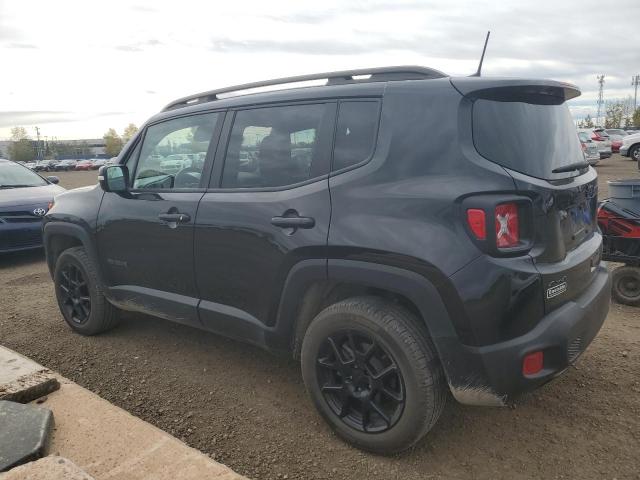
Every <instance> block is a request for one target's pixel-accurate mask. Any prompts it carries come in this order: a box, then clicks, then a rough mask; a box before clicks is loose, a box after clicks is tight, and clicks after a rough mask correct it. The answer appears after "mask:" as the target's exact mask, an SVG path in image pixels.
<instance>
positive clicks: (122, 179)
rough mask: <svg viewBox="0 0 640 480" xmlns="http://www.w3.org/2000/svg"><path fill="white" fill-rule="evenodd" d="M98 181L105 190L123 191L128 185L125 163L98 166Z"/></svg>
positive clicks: (127, 172) (127, 171)
mask: <svg viewBox="0 0 640 480" xmlns="http://www.w3.org/2000/svg"><path fill="white" fill-rule="evenodd" d="M98 181H99V182H100V187H101V188H102V189H103V190H104V191H105V192H125V191H126V190H127V185H129V170H128V169H127V167H126V166H125V165H109V166H104V167H100V170H99V171H98Z"/></svg>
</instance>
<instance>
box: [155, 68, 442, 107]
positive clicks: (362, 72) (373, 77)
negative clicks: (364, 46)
mask: <svg viewBox="0 0 640 480" xmlns="http://www.w3.org/2000/svg"><path fill="white" fill-rule="evenodd" d="M360 76H362V77H364V76H367V78H354V77H360ZM446 76H447V75H446V74H444V73H442V72H440V71H439V70H435V69H433V68H427V67H419V66H399V67H379V68H362V69H359V70H345V71H342V72H327V73H313V74H311V75H298V76H295V77H284V78H276V79H273V80H265V81H262V82H253V83H245V84H243V85H235V86H232V87H225V88H219V89H217V90H210V91H208V92H202V93H196V94H195V95H189V96H187V97H183V98H179V99H178V100H174V101H173V102H171V103H170V104H168V105H167V106H166V107H164V108H163V109H162V111H163V112H166V111H167V110H174V109H176V108H181V107H186V106H189V105H197V104H199V103H206V102H212V101H214V100H218V95H219V94H222V93H231V92H239V91H243V90H252V89H254V88H261V87H270V86H273V85H284V84H287V83H299V82H307V81H311V80H323V79H327V83H326V84H327V85H342V84H347V83H368V82H386V81H390V80H425V79H430V78H443V77H446Z"/></svg>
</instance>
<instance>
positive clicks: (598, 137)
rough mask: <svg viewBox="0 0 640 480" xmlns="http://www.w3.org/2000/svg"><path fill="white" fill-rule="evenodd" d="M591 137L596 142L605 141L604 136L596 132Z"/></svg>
mask: <svg viewBox="0 0 640 480" xmlns="http://www.w3.org/2000/svg"><path fill="white" fill-rule="evenodd" d="M591 138H592V139H593V140H595V141H596V142H603V141H604V138H603V137H601V136H600V135H598V134H597V133H596V134H594V135H593V136H592V137H591Z"/></svg>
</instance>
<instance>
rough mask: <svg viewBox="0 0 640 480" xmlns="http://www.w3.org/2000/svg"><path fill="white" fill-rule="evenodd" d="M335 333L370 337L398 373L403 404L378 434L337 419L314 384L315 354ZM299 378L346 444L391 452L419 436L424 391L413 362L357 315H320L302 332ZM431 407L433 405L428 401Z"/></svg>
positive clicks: (395, 341)
mask: <svg viewBox="0 0 640 480" xmlns="http://www.w3.org/2000/svg"><path fill="white" fill-rule="evenodd" d="M339 330H357V331H361V332H363V333H365V334H367V335H370V336H372V337H374V338H375V339H376V341H378V342H379V343H380V345H381V346H382V347H383V348H384V349H385V350H386V351H387V353H388V354H390V355H391V356H392V357H393V359H394V360H395V362H396V363H397V365H398V367H399V368H400V372H401V374H402V379H403V383H404V389H405V405H404V408H403V411H402V413H401V416H400V418H399V419H398V421H397V422H396V423H395V424H394V425H393V426H392V427H391V428H390V429H389V430H386V431H384V432H381V433H365V432H360V431H358V430H355V429H354V428H352V427H350V426H349V425H347V424H346V423H344V422H343V421H342V420H340V419H339V418H338V417H337V416H336V415H335V413H333V411H332V410H331V408H330V407H329V405H328V404H327V402H326V401H325V399H324V398H323V394H322V392H321V391H320V387H319V385H318V378H317V371H316V359H317V355H318V351H319V349H320V347H321V345H322V343H323V342H324V340H325V339H326V338H327V336H328V335H330V334H331V333H335V332H337V331H339ZM301 360H302V376H303V378H304V382H305V385H306V387H307V390H308V391H309V393H310V395H311V398H312V400H313V402H314V404H315V406H316V408H317V409H318V411H319V412H320V414H321V415H322V417H324V419H325V420H326V421H327V423H328V424H329V425H330V426H331V427H332V428H333V429H334V431H335V432H336V433H337V434H338V435H339V436H341V437H343V438H344V439H346V440H347V441H349V442H351V443H353V444H355V445H356V446H358V447H360V448H363V449H365V450H369V451H373V452H376V453H382V454H384V453H387V454H389V453H395V452H398V451H401V450H404V449H405V448H406V447H408V446H410V445H411V444H413V443H414V442H415V441H416V440H417V439H418V438H419V437H420V436H421V435H422V433H423V425H424V418H425V415H426V414H428V412H426V411H425V409H426V405H428V404H429V403H427V404H425V399H424V398H421V397H422V396H423V395H424V394H425V392H424V388H421V386H420V383H421V382H420V379H419V378H418V376H417V375H416V369H415V368H414V366H413V362H414V361H415V360H413V359H411V358H410V355H409V353H408V352H407V351H406V350H405V349H404V348H402V345H401V344H399V343H398V339H396V338H395V336H394V335H393V334H392V333H390V332H389V331H387V330H386V329H385V328H384V327H382V326H380V325H378V324H376V323H375V321H372V320H370V319H368V318H366V317H365V316H363V315H359V314H357V313H344V312H330V313H324V312H323V313H321V314H320V315H319V316H318V317H317V319H316V320H315V321H314V322H312V324H311V326H310V327H309V329H308V330H307V332H306V335H305V338H304V341H303V345H302V354H301ZM425 361H426V360H425ZM431 404H433V403H432V402H431Z"/></svg>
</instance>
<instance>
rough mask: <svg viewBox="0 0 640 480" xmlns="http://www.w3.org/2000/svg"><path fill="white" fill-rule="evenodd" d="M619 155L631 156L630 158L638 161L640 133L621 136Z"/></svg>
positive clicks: (639, 156)
mask: <svg viewBox="0 0 640 480" xmlns="http://www.w3.org/2000/svg"><path fill="white" fill-rule="evenodd" d="M620 155H623V156H625V157H631V159H632V160H635V161H636V162H640V133H634V134H632V135H627V136H625V137H622V146H621V147H620Z"/></svg>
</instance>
